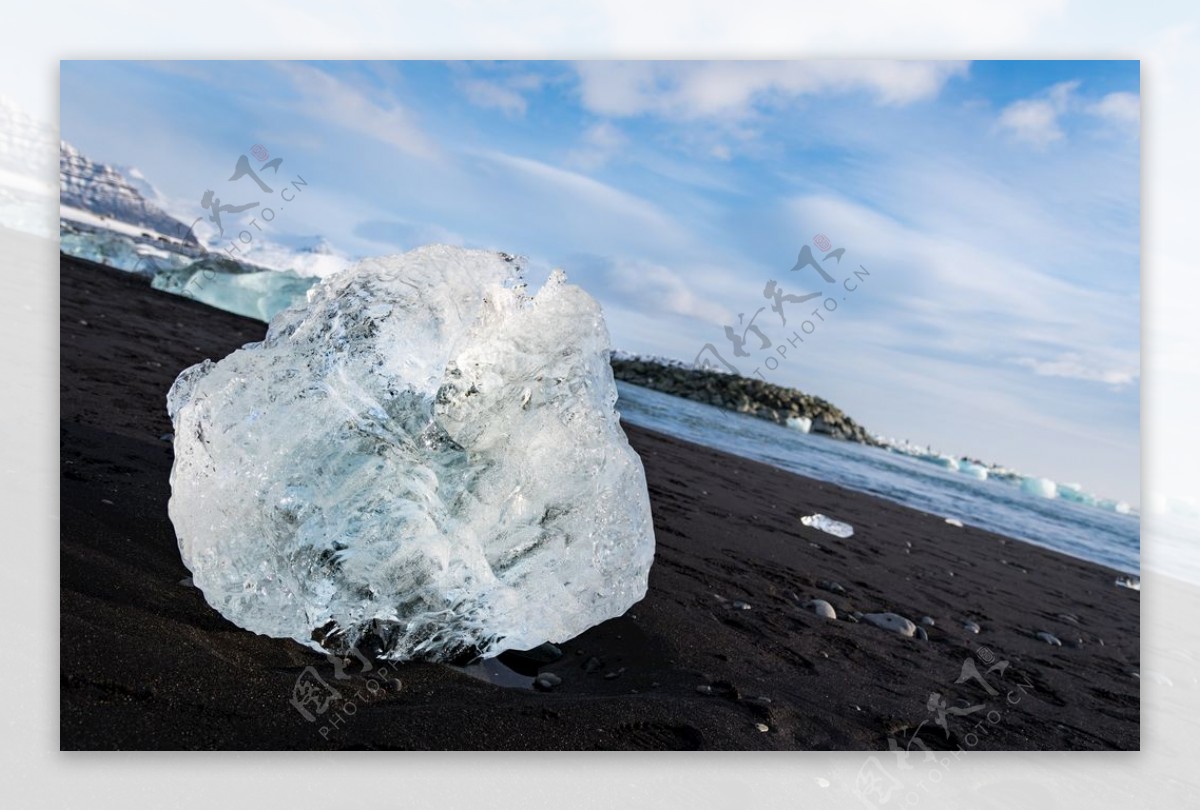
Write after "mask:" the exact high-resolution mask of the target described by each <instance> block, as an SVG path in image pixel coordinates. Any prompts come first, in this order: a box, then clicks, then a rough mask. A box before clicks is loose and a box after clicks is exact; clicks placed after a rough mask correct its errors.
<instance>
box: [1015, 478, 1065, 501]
mask: <svg viewBox="0 0 1200 811" xmlns="http://www.w3.org/2000/svg"><path fill="white" fill-rule="evenodd" d="M1021 489H1022V490H1023V491H1025V492H1026V493H1029V494H1030V495H1033V496H1041V497H1042V498H1054V497H1055V496H1056V495H1058V485H1056V484H1055V483H1054V482H1053V481H1051V480H1050V479H1039V478H1037V477H1034V476H1026V477H1025V478H1024V479H1022V480H1021Z"/></svg>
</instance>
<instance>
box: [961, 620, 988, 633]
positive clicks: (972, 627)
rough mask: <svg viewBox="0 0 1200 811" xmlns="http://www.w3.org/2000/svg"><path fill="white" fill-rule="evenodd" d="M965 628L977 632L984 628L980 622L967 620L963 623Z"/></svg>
mask: <svg viewBox="0 0 1200 811" xmlns="http://www.w3.org/2000/svg"><path fill="white" fill-rule="evenodd" d="M963 630H964V631H966V632H967V633H971V634H977V633H979V632H980V631H981V630H983V629H982V628H980V627H979V623H978V622H970V621H967V622H964V623H963Z"/></svg>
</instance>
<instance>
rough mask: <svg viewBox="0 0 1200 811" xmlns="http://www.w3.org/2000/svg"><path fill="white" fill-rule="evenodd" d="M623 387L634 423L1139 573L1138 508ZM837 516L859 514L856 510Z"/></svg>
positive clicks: (624, 409) (620, 406) (626, 411)
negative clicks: (1059, 494) (1120, 508)
mask: <svg viewBox="0 0 1200 811" xmlns="http://www.w3.org/2000/svg"><path fill="white" fill-rule="evenodd" d="M617 391H618V393H619V395H620V397H619V399H618V401H617V410H618V411H620V412H621V416H622V417H623V418H624V419H626V420H628V421H629V422H631V423H633V424H635V425H640V426H643V427H645V428H651V429H653V430H655V431H659V432H661V433H664V434H669V435H671V436H675V437H679V438H680V439H686V440H688V441H690V442H695V443H697V444H700V445H707V446H708V447H711V448H716V449H718V450H722V451H726V452H728V453H733V454H737V455H738V456H743V457H746V458H749V459H754V460H756V461H759V462H764V463H766V464H769V465H772V466H774V467H778V468H782V469H784V470H789V471H792V472H794V473H799V474H802V475H804V476H809V477H812V478H814V479H820V480H822V481H826V482H832V483H834V484H838V485H841V486H843V487H847V488H849V489H851V490H858V491H860V492H864V493H870V494H872V495H876V496H879V497H880V498H885V499H887V500H889V501H894V502H897V503H899V504H903V505H905V506H907V507H912V508H914V509H917V510H920V511H922V512H926V513H932V514H934V515H939V516H942V517H945V518H958V519H960V520H961V521H962V522H963V523H964V524H966V525H968V526H976V527H982V528H984V529H989V530H991V531H993V532H998V533H1000V534H1002V535H1007V536H1008V537H1010V538H1019V539H1021V540H1025V541H1029V542H1030V543H1033V544H1036V545H1038V546H1043V547H1046V548H1049V549H1054V550H1057V551H1059V552H1064V553H1066V554H1068V555H1072V556H1073V557H1077V558H1082V559H1084V560H1090V561H1093V562H1096V563H1102V564H1104V565H1106V566H1111V567H1112V568H1114V569H1117V570H1119V571H1122V572H1126V573H1128V574H1140V571H1141V567H1140V562H1139V552H1140V542H1139V538H1140V520H1139V517H1138V516H1137V515H1122V514H1120V513H1116V512H1112V511H1111V510H1105V509H1102V508H1100V507H1091V506H1087V505H1084V504H1076V503H1074V502H1070V501H1065V500H1063V499H1058V498H1053V499H1049V498H1043V497H1041V496H1035V495H1032V494H1029V493H1025V492H1023V491H1022V490H1021V488H1020V487H1018V486H1017V485H1015V484H1010V483H1007V482H1002V481H997V480H987V481H979V480H978V479H973V478H971V477H969V476H966V475H963V474H962V473H958V472H955V471H950V470H946V469H945V468H942V467H939V466H938V465H935V464H933V463H930V462H925V461H921V460H920V459H915V458H913V457H910V456H904V455H902V454H898V453H893V452H890V451H887V450H884V449H882V448H872V447H868V446H866V445H860V444H858V443H855V442H844V441H842V440H836V439H830V438H828V437H825V436H821V435H818V434H804V433H801V432H800V431H797V430H794V429H791V428H786V427H784V426H782V425H776V424H775V423H772V422H768V421H767V420H762V419H758V418H756V417H749V416H746V415H744V414H737V413H734V412H731V411H727V410H724V409H719V408H716V407H715V406H710V405H704V404H702V403H697V402H694V401H692V400H686V399H683V398H680V397H672V396H671V395H669V394H662V393H661V392H657V391H652V390H650V389H645V388H642V387H640V386H634V385H631V384H628V383H622V382H620V381H618V383H617ZM830 517H831V518H835V519H838V520H839V521H845V522H846V523H848V524H850V525H851V526H853V524H854V516H853V515H833V516H830Z"/></svg>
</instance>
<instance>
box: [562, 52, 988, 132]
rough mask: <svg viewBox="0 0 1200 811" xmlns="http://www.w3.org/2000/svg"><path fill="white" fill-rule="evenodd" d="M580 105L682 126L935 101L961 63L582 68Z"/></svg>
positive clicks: (580, 65)
mask: <svg viewBox="0 0 1200 811" xmlns="http://www.w3.org/2000/svg"><path fill="white" fill-rule="evenodd" d="M575 67H576V71H577V73H578V74H579V80H580V94H581V98H582V102H583V105H584V106H585V107H586V108H587V109H589V110H590V111H592V112H594V113H597V114H599V115H606V116H636V115H644V114H654V115H659V116H663V117H666V118H675V119H682V120H689V119H698V118H714V117H721V118H723V119H726V120H728V119H729V118H731V117H741V116H745V115H748V114H749V113H750V112H752V110H753V109H754V107H755V106H757V105H760V104H769V103H771V102H772V101H778V100H779V99H791V98H796V97H799V96H812V95H819V94H832V93H852V92H865V93H868V94H870V95H872V96H874V98H875V100H876V101H877V102H878V103H880V104H886V105H905V104H910V103H912V102H915V101H920V100H922V99H928V98H932V97H934V96H936V95H937V94H938V92H939V91H940V90H941V88H942V86H943V85H944V84H945V83H946V82H947V81H948V80H949V79H950V78H952V77H954V76H961V75H964V74H965V73H966V71H967V64H966V63H965V62H915V61H875V60H827V61H820V60H806V61H781V62H721V61H717V62H581V63H578V64H577V65H576V66H575Z"/></svg>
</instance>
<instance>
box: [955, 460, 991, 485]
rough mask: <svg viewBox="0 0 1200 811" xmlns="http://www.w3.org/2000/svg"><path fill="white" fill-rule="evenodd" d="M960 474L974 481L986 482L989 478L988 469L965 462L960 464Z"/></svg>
mask: <svg viewBox="0 0 1200 811" xmlns="http://www.w3.org/2000/svg"><path fill="white" fill-rule="evenodd" d="M958 472H959V473H962V474H964V475H967V476H970V477H971V478H972V479H979V480H980V481H986V480H987V477H988V469H987V468H986V467H984V466H983V465H980V464H976V463H975V462H968V461H965V460H964V461H962V462H960V463H959V465H958Z"/></svg>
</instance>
